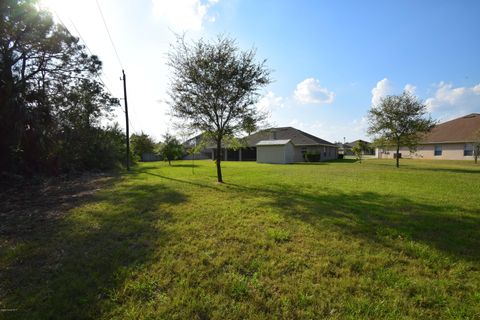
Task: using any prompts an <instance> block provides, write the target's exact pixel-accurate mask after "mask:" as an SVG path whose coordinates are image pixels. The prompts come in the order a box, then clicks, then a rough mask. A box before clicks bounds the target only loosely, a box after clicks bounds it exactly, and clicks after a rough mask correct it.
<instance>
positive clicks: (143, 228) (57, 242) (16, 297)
mask: <svg viewBox="0 0 480 320" xmlns="http://www.w3.org/2000/svg"><path fill="white" fill-rule="evenodd" d="M113 188H114V189H112V190H108V189H107V190H104V191H100V192H98V193H97V194H95V195H93V196H91V197H88V199H84V201H83V202H82V203H81V204H78V206H76V207H75V208H74V209H73V210H74V211H72V212H71V214H68V215H65V217H64V218H59V219H55V220H53V221H44V226H43V227H42V228H37V227H35V226H28V225H29V224H31V223H37V222H38V221H36V220H32V221H31V220H30V219H29V218H28V216H27V217H25V219H24V221H21V220H16V223H23V224H25V225H27V227H26V228H25V230H28V231H29V232H21V233H17V234H11V235H9V236H7V235H5V234H0V236H1V237H2V239H6V242H8V243H9V244H10V246H9V247H7V248H4V247H0V249H2V251H3V253H2V254H1V256H3V258H5V260H4V262H0V278H1V279H2V281H1V282H0V283H1V284H0V286H1V288H0V289H1V290H0V291H2V293H1V294H0V308H2V309H13V311H11V312H4V313H3V314H2V316H5V317H11V318H13V319H83V318H91V319H94V318H98V317H99V316H100V315H102V314H108V312H109V310H110V309H112V308H113V307H114V306H115V303H118V302H115V300H114V299H112V298H111V297H110V295H112V292H114V291H115V290H116V289H117V288H118V287H119V286H121V285H122V284H123V283H124V281H125V279H126V277H127V276H128V275H129V274H131V273H132V272H134V271H135V270H138V269H141V268H144V267H145V266H146V265H148V264H149V261H150V260H151V259H153V254H154V253H155V252H156V251H158V250H159V248H161V247H162V246H164V245H165V244H166V243H167V242H168V241H169V240H170V239H171V238H172V237H174V235H172V234H171V232H168V233H167V232H166V231H165V226H166V225H168V223H171V222H173V218H172V216H170V214H169V212H168V209H167V208H163V206H164V205H170V204H178V203H181V202H184V201H186V196H185V195H183V194H182V193H179V192H177V191H175V190H171V189H169V188H166V187H165V186H163V185H160V184H137V185H129V184H122V183H119V184H117V185H116V186H114V187H113ZM57 209H58V208H48V210H47V209H45V211H51V210H57ZM43 216H44V217H45V219H48V217H49V214H48V213H47V214H43ZM159 222H160V223H159ZM11 229H13V228H9V229H8V230H11Z"/></svg>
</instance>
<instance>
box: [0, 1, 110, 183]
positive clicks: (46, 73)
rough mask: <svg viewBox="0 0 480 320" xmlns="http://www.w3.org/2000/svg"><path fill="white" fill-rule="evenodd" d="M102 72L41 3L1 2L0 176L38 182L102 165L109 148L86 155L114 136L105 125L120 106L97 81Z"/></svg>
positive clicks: (97, 62)
mask: <svg viewBox="0 0 480 320" xmlns="http://www.w3.org/2000/svg"><path fill="white" fill-rule="evenodd" d="M101 66H102V64H101V62H100V60H99V59H98V57H96V56H91V55H88V54H87V53H86V51H85V47H84V46H83V45H81V44H80V43H79V40H78V38H75V37H73V36H72V35H71V34H70V33H69V32H68V30H67V29H66V28H64V27H63V26H62V25H59V24H56V23H55V22H54V21H53V19H52V15H51V14H50V13H49V12H48V11H45V10H41V9H39V7H38V4H37V1H35V0H3V1H0V137H1V139H0V168H1V169H0V170H2V171H7V172H14V171H16V172H19V173H32V174H33V173H38V172H48V171H50V169H51V168H52V167H57V166H58V163H68V166H72V165H73V166H76V165H75V164H76V163H77V164H78V168H82V167H89V165H86V166H84V164H85V161H86V162H89V161H90V160H92V159H98V158H99V157H98V156H97V157H95V154H97V155H98V154H100V153H102V152H103V151H105V150H104V147H105V145H109V144H108V143H107V144H102V146H101V150H102V151H100V150H96V151H95V152H94V151H92V152H89V151H88V150H91V149H92V148H93V147H94V146H95V145H96V143H95V141H99V140H98V139H100V138H99V137H103V136H107V135H108V134H107V132H101V131H102V130H103V129H102V128H101V125H100V121H99V119H100V118H102V117H104V116H105V115H108V114H111V111H112V107H114V106H117V105H118V100H117V99H113V98H112V97H111V96H110V95H109V94H108V93H106V92H105V89H104V87H103V85H102V84H101V83H100V82H99V81H97V80H95V79H98V74H99V73H100V72H101ZM117 129H118V128H116V129H115V130H116V131H118V130H117ZM107 130H110V129H107ZM115 130H114V131H115ZM116 131H115V132H116ZM112 132H113V131H112ZM81 145H83V146H88V150H87V149H86V148H84V147H82V146H81ZM99 147H100V146H99ZM78 152H80V153H78ZM92 155H93V157H92ZM62 157H63V158H64V159H63V161H62V159H60V158H62ZM49 168H50V169H49Z"/></svg>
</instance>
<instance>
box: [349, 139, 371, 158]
mask: <svg viewBox="0 0 480 320" xmlns="http://www.w3.org/2000/svg"><path fill="white" fill-rule="evenodd" d="M368 150H369V148H368V145H367V144H366V143H365V141H362V140H359V141H357V143H356V144H355V145H354V146H353V148H352V152H353V153H354V154H355V157H356V158H357V159H358V160H359V161H360V163H361V162H362V158H363V154H364V153H365V152H367V151H368Z"/></svg>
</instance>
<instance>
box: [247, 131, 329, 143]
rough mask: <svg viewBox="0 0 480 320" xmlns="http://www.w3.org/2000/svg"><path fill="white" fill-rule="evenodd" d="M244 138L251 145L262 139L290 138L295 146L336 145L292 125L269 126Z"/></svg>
mask: <svg viewBox="0 0 480 320" xmlns="http://www.w3.org/2000/svg"><path fill="white" fill-rule="evenodd" d="M245 139H246V141H247V145H248V146H251V147H253V146H255V145H256V144H257V143H258V142H260V141H262V140H291V141H292V143H293V144H294V145H296V146H302V145H303V146H315V145H324V146H332V147H337V146H336V145H334V144H333V143H331V142H328V141H326V140H323V139H320V138H318V137H315V136H314V135H311V134H309V133H306V132H304V131H302V130H298V129H295V128H292V127H281V128H270V129H266V130H262V131H259V132H257V133H254V134H252V135H250V136H248V137H245Z"/></svg>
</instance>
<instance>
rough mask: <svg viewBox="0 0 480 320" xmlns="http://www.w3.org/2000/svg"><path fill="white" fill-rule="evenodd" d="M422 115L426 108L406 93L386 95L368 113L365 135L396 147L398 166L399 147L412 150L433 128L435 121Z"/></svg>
mask: <svg viewBox="0 0 480 320" xmlns="http://www.w3.org/2000/svg"><path fill="white" fill-rule="evenodd" d="M426 114H427V106H426V105H425V104H424V103H423V102H422V101H421V100H419V99H418V98H417V97H415V96H414V95H412V94H410V93H408V92H403V94H401V95H391V96H387V97H385V98H383V99H382V100H381V102H380V104H379V105H377V106H372V108H371V109H370V111H369V112H368V122H369V127H368V133H369V134H370V135H372V136H374V137H376V138H377V140H381V141H382V142H383V143H384V144H385V145H388V146H394V147H395V148H396V156H395V158H396V166H397V168H398V167H399V166H400V159H399V158H400V156H399V153H400V147H401V146H405V147H408V148H409V149H410V150H411V151H413V150H415V149H416V147H417V145H418V143H419V142H420V140H421V138H422V136H423V135H424V134H425V133H427V132H428V131H430V130H431V129H432V128H433V126H435V124H436V121H434V120H432V119H431V118H430V117H427V116H426Z"/></svg>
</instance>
